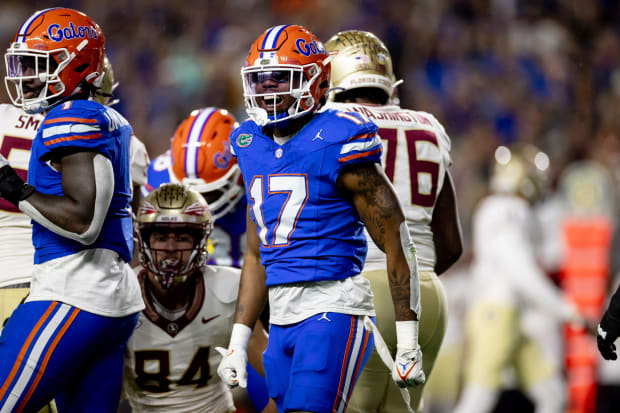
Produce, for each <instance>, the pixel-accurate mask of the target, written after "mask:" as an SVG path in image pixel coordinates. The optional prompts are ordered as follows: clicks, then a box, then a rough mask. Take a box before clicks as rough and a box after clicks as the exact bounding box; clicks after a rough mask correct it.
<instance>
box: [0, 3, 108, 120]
mask: <svg viewBox="0 0 620 413" xmlns="http://www.w3.org/2000/svg"><path fill="white" fill-rule="evenodd" d="M104 45H105V38H104V36H103V33H102V31H101V29H100V28H99V26H98V25H97V23H95V22H94V21H93V20H92V19H91V18H90V17H88V16H87V15H85V14H84V13H82V12H79V11H77V10H72V9H67V8H52V9H46V10H41V11H38V12H36V13H34V14H33V15H32V16H30V17H29V18H28V19H27V20H26V21H25V22H24V23H23V24H22V25H21V27H20V28H19V30H18V31H17V34H16V35H15V39H14V40H13V43H11V45H10V46H9V48H8V49H7V51H6V54H5V63H6V71H7V76H6V77H5V85H6V88H7V91H8V94H9V97H10V98H11V101H12V102H13V104H14V105H15V106H19V107H22V108H23V109H24V110H26V111H27V112H29V113H36V112H42V111H44V110H47V109H49V108H51V107H53V106H55V105H57V104H59V103H61V102H63V101H65V100H67V98H68V97H70V96H73V95H75V94H77V93H80V92H82V91H84V90H85V88H86V87H87V86H88V85H89V84H93V86H95V87H99V86H100V83H101V78H102V76H101V74H102V73H103V59H104V53H105V49H104ZM33 83H34V84H33ZM39 88H40V91H39ZM28 94H32V96H27V95H28ZM63 98H65V99H63Z"/></svg>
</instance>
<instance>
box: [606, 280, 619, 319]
mask: <svg viewBox="0 0 620 413" xmlns="http://www.w3.org/2000/svg"><path fill="white" fill-rule="evenodd" d="M607 313H608V314H609V315H611V316H612V317H614V318H616V319H620V286H618V289H617V290H616V292H615V293H614V295H613V296H612V297H611V301H610V302H609V307H608V308H607Z"/></svg>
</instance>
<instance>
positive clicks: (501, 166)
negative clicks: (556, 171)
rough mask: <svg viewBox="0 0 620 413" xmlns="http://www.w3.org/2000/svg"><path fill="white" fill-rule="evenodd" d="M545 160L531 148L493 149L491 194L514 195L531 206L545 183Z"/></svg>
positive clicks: (543, 188)
mask: <svg viewBox="0 0 620 413" xmlns="http://www.w3.org/2000/svg"><path fill="white" fill-rule="evenodd" d="M548 170H549V157H548V156H547V154H546V153H544V152H542V151H541V150H540V149H538V148H537V147H535V146H534V145H529V144H528V145H519V146H515V147H513V148H512V149H510V148H508V147H506V146H499V147H498V148H497V149H496V150H495V162H494V164H493V168H492V172H491V179H490V188H491V191H492V192H495V193H503V194H518V195H521V196H522V197H524V198H525V199H527V200H529V201H530V202H532V203H534V202H536V201H537V200H538V199H540V198H541V197H542V195H543V194H544V191H545V187H546V185H547V180H548Z"/></svg>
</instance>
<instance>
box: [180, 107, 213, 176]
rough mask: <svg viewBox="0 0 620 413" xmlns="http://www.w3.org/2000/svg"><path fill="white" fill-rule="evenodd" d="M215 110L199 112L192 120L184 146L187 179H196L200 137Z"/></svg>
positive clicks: (209, 109)
mask: <svg viewBox="0 0 620 413" xmlns="http://www.w3.org/2000/svg"><path fill="white" fill-rule="evenodd" d="M213 112H215V109H213V108H208V109H204V110H201V111H200V114H199V115H198V116H196V119H194V123H192V127H191V128H190V130H189V134H188V136H187V142H186V145H185V175H187V177H188V178H192V179H196V178H198V151H199V150H200V137H201V135H202V132H203V130H204V128H205V126H206V125H207V122H208V121H209V118H210V117H211V115H212V114H213Z"/></svg>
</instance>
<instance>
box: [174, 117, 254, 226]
mask: <svg viewBox="0 0 620 413" xmlns="http://www.w3.org/2000/svg"><path fill="white" fill-rule="evenodd" d="M237 126H238V124H237V122H236V120H235V118H234V117H233V115H232V114H230V113H229V112H228V111H227V110H225V109H218V108H202V109H197V110H194V111H193V112H192V113H191V114H190V115H189V117H188V118H187V119H185V120H184V121H183V122H181V124H180V125H179V126H178V128H177V130H176V132H175V133H174V137H173V138H172V151H171V152H172V172H173V174H174V177H175V178H176V179H177V180H178V181H179V182H181V183H183V184H185V185H187V186H188V187H189V188H191V189H193V190H195V191H197V192H200V193H202V194H203V195H205V198H207V201H208V202H209V208H210V209H211V213H212V214H213V219H216V220H217V219H218V218H220V217H221V216H223V215H224V214H226V213H227V212H228V211H230V210H231V209H232V208H233V207H234V206H235V204H236V203H237V202H238V201H239V200H240V199H241V198H242V197H243V186H242V183H241V169H239V165H237V161H236V159H235V158H234V157H233V156H232V153H231V152H230V142H229V140H228V137H229V135H230V134H231V132H232V131H233V130H234V129H235V128H236V127H237Z"/></svg>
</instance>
